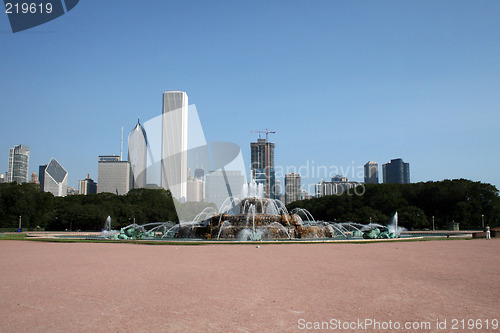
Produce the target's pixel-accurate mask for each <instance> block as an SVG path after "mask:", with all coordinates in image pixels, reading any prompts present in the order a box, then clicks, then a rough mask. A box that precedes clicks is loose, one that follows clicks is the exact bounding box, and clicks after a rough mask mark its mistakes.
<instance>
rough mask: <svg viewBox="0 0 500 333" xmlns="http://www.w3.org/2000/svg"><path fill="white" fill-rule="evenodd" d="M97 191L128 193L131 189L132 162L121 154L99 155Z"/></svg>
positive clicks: (118, 193) (117, 193)
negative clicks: (123, 158) (121, 157)
mask: <svg viewBox="0 0 500 333" xmlns="http://www.w3.org/2000/svg"><path fill="white" fill-rule="evenodd" d="M97 179H98V181H97V193H103V192H109V193H115V194H116V195H123V194H127V192H128V191H129V190H130V184H131V177H130V163H129V162H128V161H121V160H120V156H115V155H109V156H99V160H98V165H97Z"/></svg>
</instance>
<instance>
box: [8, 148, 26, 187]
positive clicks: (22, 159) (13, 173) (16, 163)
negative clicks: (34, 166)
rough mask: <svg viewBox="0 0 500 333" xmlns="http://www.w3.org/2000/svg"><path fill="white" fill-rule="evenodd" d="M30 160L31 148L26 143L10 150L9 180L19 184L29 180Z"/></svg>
mask: <svg viewBox="0 0 500 333" xmlns="http://www.w3.org/2000/svg"><path fill="white" fill-rule="evenodd" d="M29 161H30V148H29V147H28V146H25V145H18V146H15V147H14V148H10V150H9V169H8V172H7V182H8V183H12V182H16V183H18V184H22V183H27V182H28V169H29Z"/></svg>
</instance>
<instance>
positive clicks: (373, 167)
mask: <svg viewBox="0 0 500 333" xmlns="http://www.w3.org/2000/svg"><path fill="white" fill-rule="evenodd" d="M365 184H378V163H377V162H373V161H369V162H367V163H366V164H365Z"/></svg>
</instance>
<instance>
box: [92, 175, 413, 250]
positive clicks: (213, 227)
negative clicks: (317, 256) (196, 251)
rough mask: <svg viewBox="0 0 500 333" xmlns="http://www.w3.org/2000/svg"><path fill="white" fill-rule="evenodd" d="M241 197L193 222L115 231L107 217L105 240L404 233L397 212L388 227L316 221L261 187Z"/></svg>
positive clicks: (345, 236)
mask: <svg viewBox="0 0 500 333" xmlns="http://www.w3.org/2000/svg"><path fill="white" fill-rule="evenodd" d="M242 192H243V195H242V197H243V198H241V199H240V198H235V197H229V198H227V199H226V200H225V201H224V203H223V204H222V205H221V207H220V208H219V210H216V209H214V208H212V207H207V208H205V209H204V210H203V211H202V212H200V213H199V214H198V215H197V216H196V217H195V218H194V219H193V220H192V221H188V222H184V221H182V222H180V223H178V224H174V223H173V222H155V223H148V224H143V225H138V224H135V223H134V224H130V225H128V226H126V227H124V228H121V230H120V231H116V230H111V219H110V217H108V219H107V221H106V224H105V228H104V230H103V232H102V237H104V238H108V239H160V240H161V239H163V240H167V239H174V238H175V239H179V238H181V239H182V238H185V239H204V240H237V241H260V240H280V239H281V240H287V239H288V240H292V239H294V240H307V239H337V240H340V239H389V238H399V237H401V233H402V232H404V231H406V229H405V228H402V227H400V226H398V216H397V213H396V214H395V215H394V217H393V218H392V221H391V222H390V223H389V225H387V226H383V225H380V224H375V223H370V224H361V223H355V222H342V223H337V222H325V221H316V220H315V219H314V218H313V216H312V215H311V213H309V212H308V211H307V210H306V209H302V208H295V209H293V210H292V211H290V212H289V211H288V210H287V208H286V207H285V204H284V203H283V202H282V201H280V200H276V199H268V198H263V187H262V184H259V185H257V184H255V182H252V183H250V184H249V185H246V184H245V185H244V187H243V190H242Z"/></svg>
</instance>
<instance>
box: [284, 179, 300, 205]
mask: <svg viewBox="0 0 500 333" xmlns="http://www.w3.org/2000/svg"><path fill="white" fill-rule="evenodd" d="M301 195H302V190H301V185H300V175H299V174H298V173H293V172H292V173H287V174H286V175H285V205H288V204H289V203H291V202H294V201H297V200H300V199H301Z"/></svg>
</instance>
